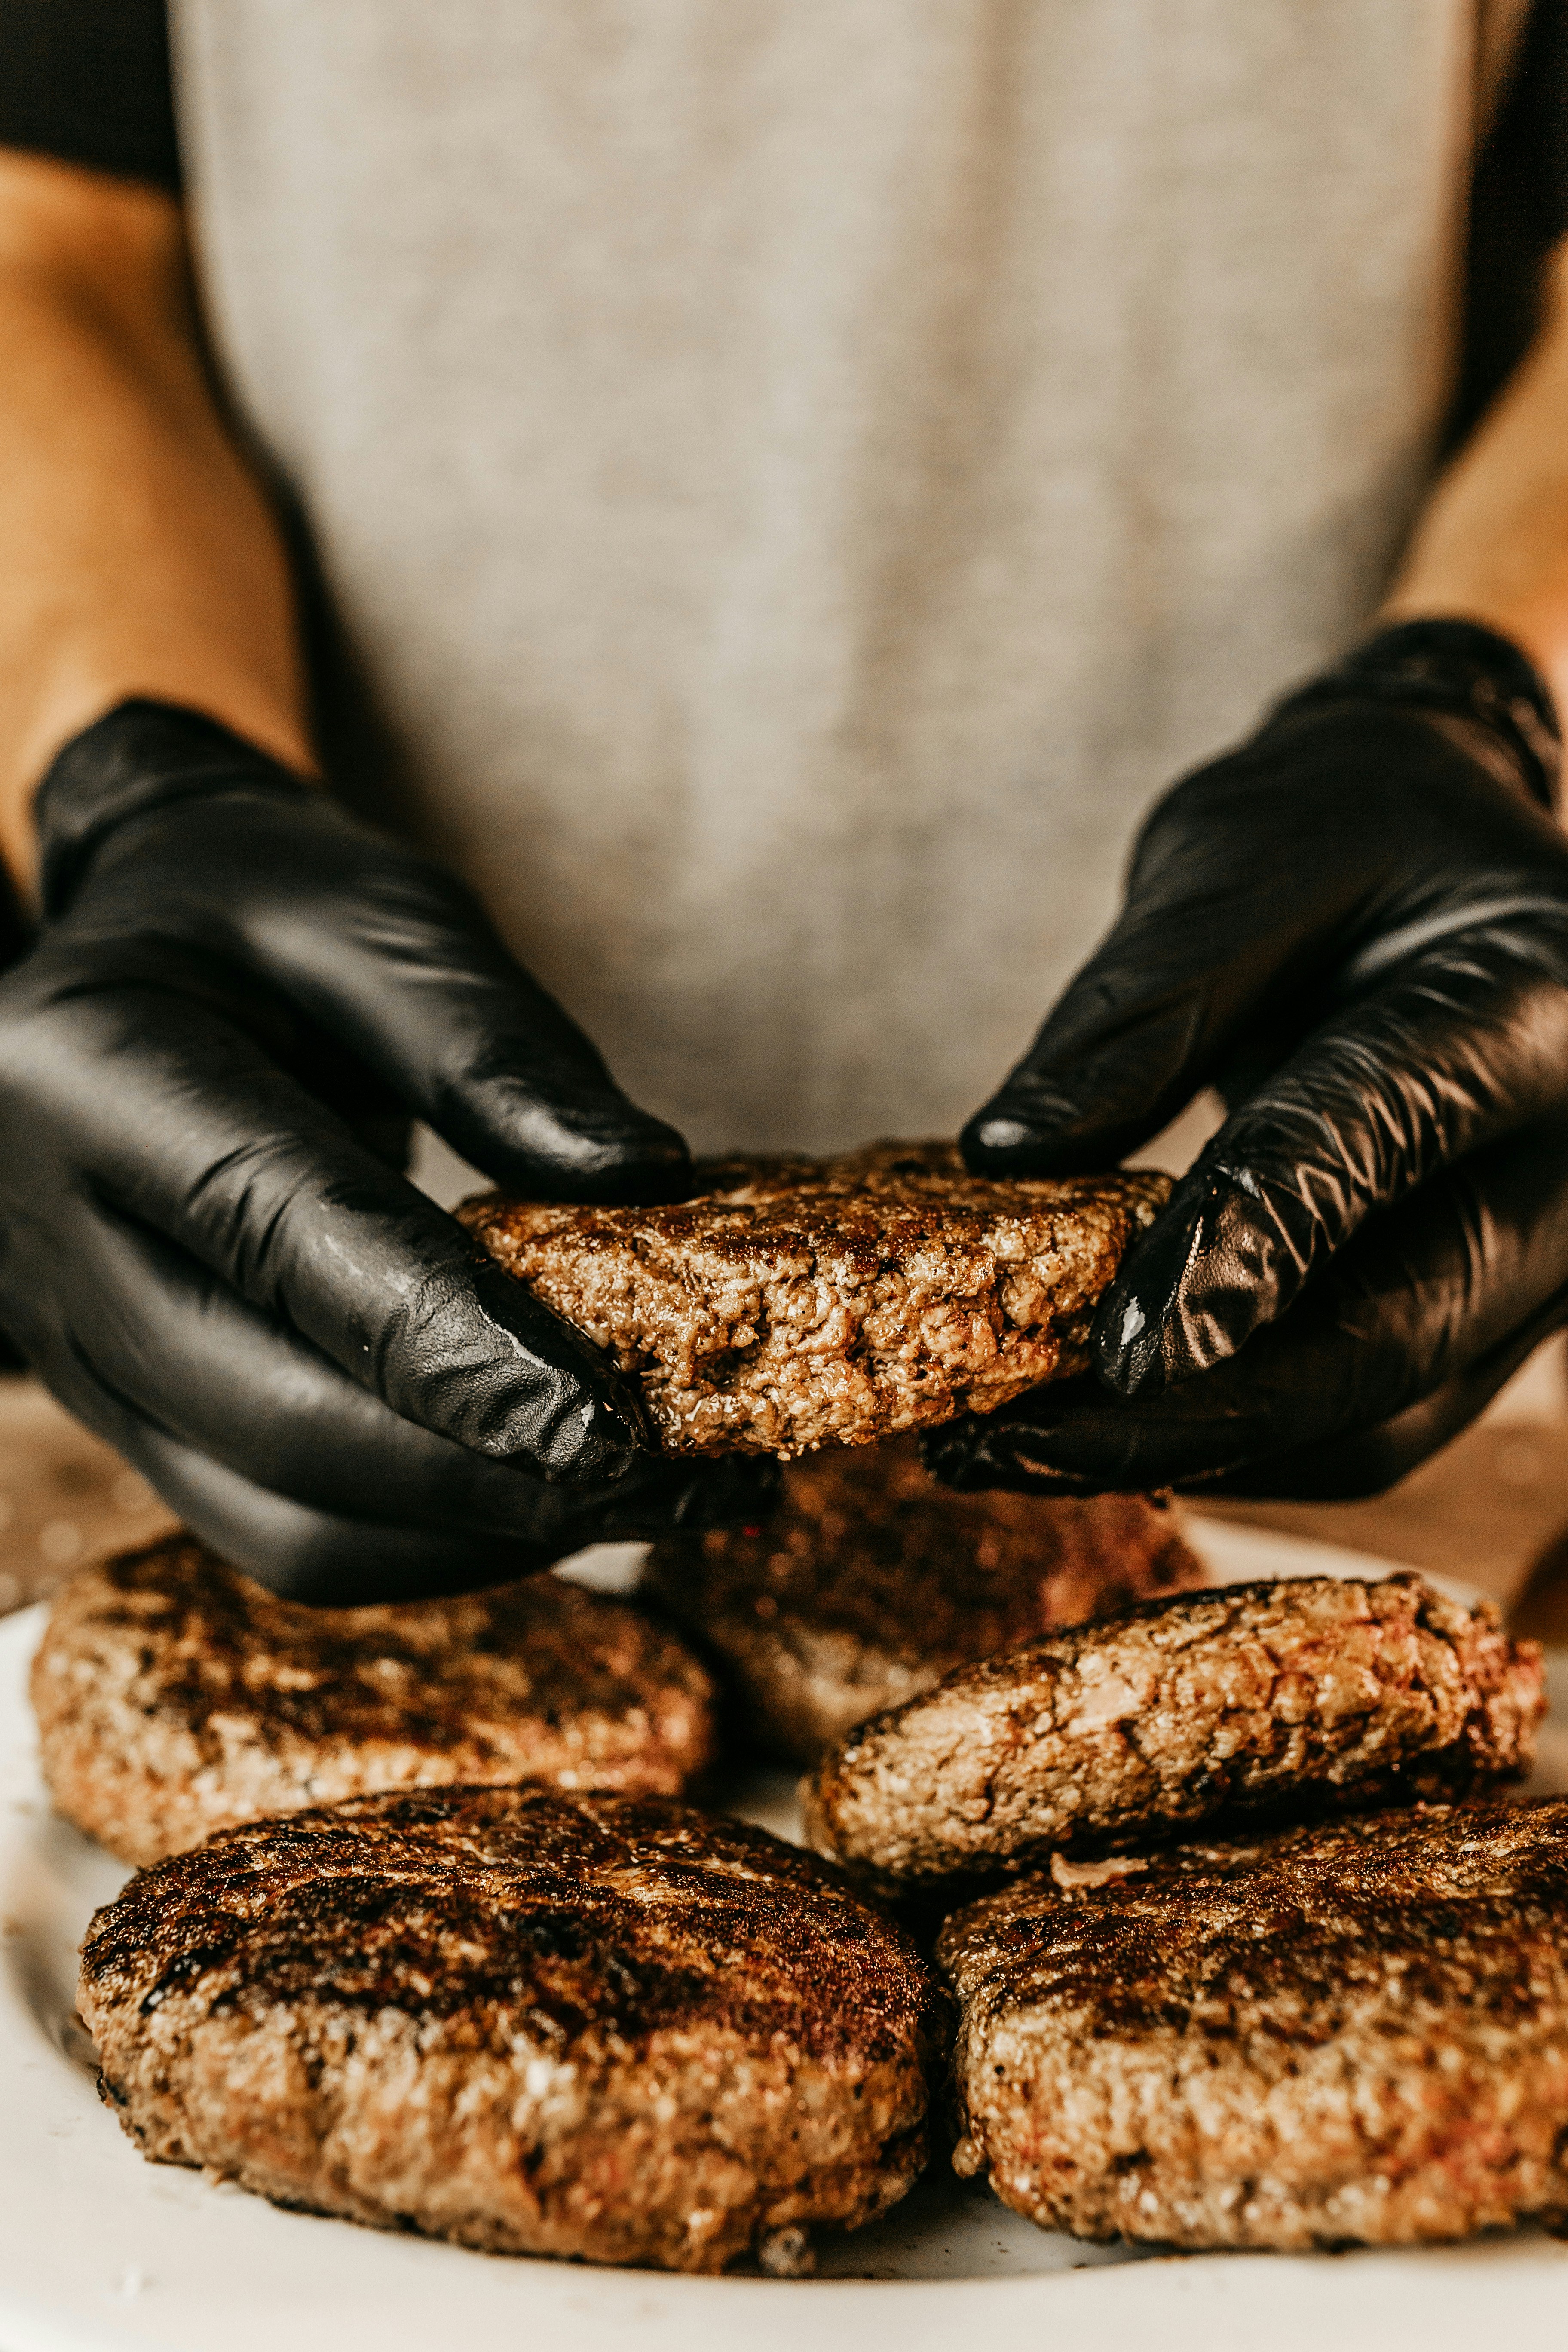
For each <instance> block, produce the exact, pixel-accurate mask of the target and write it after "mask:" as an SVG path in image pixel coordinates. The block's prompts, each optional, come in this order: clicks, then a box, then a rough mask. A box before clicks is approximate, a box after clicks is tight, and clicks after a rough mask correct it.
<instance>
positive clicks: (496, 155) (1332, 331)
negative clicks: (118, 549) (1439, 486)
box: [176, 0, 1517, 1147]
mask: <svg viewBox="0 0 1568 2352" xmlns="http://www.w3.org/2000/svg"><path fill="white" fill-rule="evenodd" d="M1516 13H1517V12H1516ZM176 30H177V37H178V41H177V47H178V57H179V62H180V98H181V105H182V111H183V121H184V139H185V146H186V152H187V156H188V159H189V163H190V168H191V173H192V179H193V184H194V190H195V205H196V211H197V218H198V224H199V232H200V239H201V250H202V266H203V269H204V273H205V289H206V296H207V300H208V304H209V309H210V313H211V319H212V324H213V331H214V334H215V338H216V343H217V346H218V350H219V352H220V354H221V359H222V362H223V364H224V366H225V368H226V371H227V374H228V378H229V382H230V385H231V389H232V394H233V397H234V399H235V401H236V403H237V406H238V408H239V409H240V411H241V412H242V413H243V415H245V416H246V417H247V419H248V421H249V423H250V425H251V426H252V428H253V429H254V431H255V433H256V434H257V436H258V437H259V439H260V441H261V443H262V444H263V445H264V446H265V447H266V449H267V450H268V452H269V453H270V455H271V457H272V458H273V460H274V461H275V463H276V464H277V466H278V467H279V468H280V470H281V472H282V474H283V475H284V477H285V478H287V480H288V481H289V484H290V485H291V486H292V488H293V490H294V492H295V494H296V495H297V497H298V499H299V500H300V503H301V505H302V508H303V509H304V511H305V513H306V515H307V516H308V519H309V521H310V528H311V530H312V532H313V535H314V538H315V541H316V545H317V548H318V550H319V553H320V557H321V564H322V567H323V570H324V572H325V575H326V578H327V581H328V583H329V586H330V590H331V597H332V599H333V602H334V604H335V606H336V610H337V613H338V615H339V618H340V621H341V623H342V627H343V629H344V631H345V632H346V635H347V637H348V640H349V641H350V643H351V644H352V646H353V650H354V654H355V656H356V658H357V661H358V663H359V665H360V666H361V667H362V669H363V674H364V676H365V677H366V678H367V679H368V681H369V683H370V687H371V689H372V691H373V694H374V698H375V701H376V702H377V704H378V705H379V709H380V712H381V714H382V717H383V719H384V722H385V724H386V726H387V727H388V728H389V729H390V730H391V731H392V734H393V736H394V737H395V740H396V742H397V745H398V749H399V753H400V760H401V766H402V769H403V772H404V773H403V779H402V781H400V782H393V780H392V775H391V772H390V771H389V772H388V778H387V782H386V784H385V787H384V796H383V797H382V799H381V801H380V803H379V804H380V805H381V807H382V810H383V813H384V815H385V816H386V817H387V819H388V821H389V822H394V823H395V824H399V825H400V826H403V827H405V829H407V830H409V831H411V832H413V833H414V834H416V835H417V836H418V837H420V838H422V839H424V840H425V841H426V842H428V843H430V844H431V845H434V846H435V847H437V849H439V850H440V851H441V852H442V853H443V854H444V855H445V856H447V857H449V858H450V859H452V860H453V861H454V862H455V863H456V864H458V866H460V867H461V868H462V869H463V870H464V871H465V872H466V873H467V874H468V876H469V877H470V878H471V879H472V880H473V881H474V882H475V883H476V884H477V885H478V887H479V889H480V890H481V891H482V892H483V894H484V896H485V898H486V899H487V900H488V902H489V905H490V907H491V908H492V909H493V910H494V912H495V914H496V916H497V918H498V919H499V920H500V924H501V926H502V928H503V929H504V930H505V932H506V934H507V936H508V938H509V939H510V941H511V942H512V943H513V945H514V946H515V948H516V950H517V951H518V953H519V954H520V955H521V956H522V957H523V958H524V959H525V960H526V961H527V962H528V963H529V964H530V965H531V967H532V968H533V970H534V971H536V972H537V973H538V974H539V976H540V977H541V978H542V980H543V981H544V982H546V983H547V984H549V985H550V986H551V987H552V988H553V989H554V990H555V991H556V992H557V993H558V994H559V995H560V996H561V997H562V998H563V1000H564V1002H565V1003H567V1004H568V1005H569V1006H570V1007H571V1009H572V1010H573V1011H574V1013H576V1014H577V1016H578V1017H579V1018H580V1019H581V1020H582V1021H583V1022H584V1024H585V1025H586V1026H587V1027H588V1028H589V1030H590V1031H591V1032H592V1033H593V1034H595V1037H596V1038H597V1039H598V1041H599V1043H600V1044H601V1045H602V1046H603V1048H604V1050H605V1054H606V1055H607V1057H608V1059H609V1061H610V1063H611V1066H612V1067H613V1068H614V1069H615V1070H616V1073H617V1075H618V1076H620V1077H621V1079H622V1080H623V1082H624V1083H625V1084H626V1086H627V1087H629V1088H630V1089H631V1090H632V1091H633V1092H634V1093H635V1094H637V1096H639V1097H641V1098H642V1099H643V1100H644V1101H645V1102H647V1104H648V1105H649V1106H650V1107H651V1108H654V1109H656V1110H658V1111H660V1112H662V1113H663V1114H665V1115H666V1116H667V1117H669V1118H674V1119H676V1120H678V1121H679V1122H681V1123H682V1124H684V1126H685V1127H686V1128H687V1129H688V1131H689V1133H690V1134H691V1135H692V1137H693V1139H694V1140H695V1141H696V1142H697V1143H698V1144H699V1145H701V1146H712V1145H724V1144H731V1143H741V1144H752V1145H762V1144H795V1145H803V1146H807V1147H814V1146H815V1147H823V1146H830V1145H834V1144H838V1143H844V1142H847V1141H850V1140H854V1139H859V1138H861V1137H864V1136H866V1135H869V1134H875V1133H880V1132H903V1133H910V1132H924V1131H935V1130H941V1129H952V1127H953V1126H954V1125H955V1123H956V1122H957V1121H958V1120H960V1119H961V1118H963V1116H964V1114H965V1113H966V1112H967V1111H968V1110H969V1109H970V1108H973V1105H974V1104H975V1103H976V1102H977V1101H978V1100H980V1099H981V1098H982V1097H984V1096H985V1095H986V1094H987V1093H988V1092H989V1091H990V1089H991V1088H992V1087H993V1086H994V1084H995V1082H996V1081H997V1080H998V1079H999V1078H1000V1076H1002V1074H1003V1072H1004V1070H1005V1068H1006V1066H1008V1065H1009V1064H1010V1063H1011V1062H1012V1061H1013V1059H1014V1058H1015V1057H1016V1055H1017V1054H1018V1053H1019V1052H1020V1051H1021V1050H1022V1048H1023V1047H1024V1046H1025V1045H1026V1043H1027V1041H1028V1038H1029V1036H1030V1034H1032V1032H1033V1030H1034V1029H1035V1027H1036V1025H1037V1023H1038V1021H1039V1019H1040V1017H1041V1015H1042V1013H1044V1011H1045V1009H1046V1007H1047V1003H1049V1001H1050V1000H1051V998H1052V997H1053V995H1054V994H1055V992H1057V991H1058V989H1059V987H1060V986H1061V984H1062V982H1064V981H1065V980H1066V978H1067V977H1068V974H1069V973H1070V972H1071V971H1072V969H1073V967H1074V966H1075V965H1076V964H1077V963H1078V962H1079V961H1080V960H1081V958H1082V957H1083V955H1084V954H1085V953H1086V952H1087V950H1089V948H1090V946H1091V945H1092V944H1093V941H1094V940H1095V938H1096V936H1097V934H1098V933H1099V931H1100V929H1101V928H1102V926H1103V925H1104V923H1105V922H1106V920H1107V919H1108V918H1109V917H1110V913H1111V911H1112V908H1113V906H1114V904H1115V900H1116V896H1117V884H1118V876H1119V873H1120V870H1121V866H1122V863H1123V860H1124V857H1125V854H1126V848H1127V844H1128V841H1129V838H1130V835H1131V832H1132V829H1133V827H1134V826H1135V824H1137V821H1138V819H1139V816H1140V814H1141V813H1142V810H1143V809H1144V808H1145V807H1146V806H1147V805H1148V803H1149V802H1150V801H1151V799H1152V797H1153V796H1154V795H1155V794H1156V793H1158V792H1160V791H1161V790H1162V789H1163V786H1164V784H1165V783H1166V782H1169V781H1170V779H1171V778H1172V777H1173V775H1174V773H1175V772H1177V771H1178V770H1179V769H1181V768H1182V767H1183V766H1184V765H1185V764H1187V763H1190V762H1191V761H1194V759H1196V758H1198V757H1200V756H1201V755H1203V754H1204V753H1205V752H1207V751H1210V750H1211V749H1214V748H1216V747H1218V746H1219V745H1221V744H1222V743H1223V742H1224V741H1225V740H1226V739H1227V738H1228V737H1229V736H1231V735H1232V734H1233V733H1234V732H1235V731H1236V730H1239V729H1241V728H1243V727H1245V726H1247V724H1248V723H1249V722H1250V720H1251V719H1252V718H1253V716H1254V714H1255V712H1256V711H1257V709H1258V705H1259V703H1260V702H1261V700H1262V699H1263V698H1265V697H1267V696H1268V695H1271V694H1272V693H1274V692H1275V691H1276V690H1278V689H1279V688H1281V687H1282V686H1284V685H1285V684H1287V683H1288V682H1289V680H1290V679H1291V678H1293V677H1295V676H1297V675H1298V674H1299V673H1300V672H1302V671H1304V670H1306V669H1308V668H1310V667H1311V666H1313V665H1314V664H1316V663H1318V662H1319V661H1321V659H1322V658H1323V656H1325V655H1327V654H1328V653H1330V652H1331V650H1332V649H1333V648H1334V647H1336V646H1339V645H1340V644H1342V642H1343V641H1344V640H1345V638H1346V637H1347V635H1350V634H1352V632H1353V631H1354V630H1355V629H1356V628H1357V626H1358V625H1360V624H1361V623H1362V622H1363V619H1364V617H1365V616H1366V614H1368V612H1369V610H1370V609H1371V608H1372V607H1373V604H1374V602H1375V599H1376V598H1377V595H1378V593H1379V591H1380V588H1381V586H1382V584H1383V583H1384V581H1385V579H1386V577H1387V574H1388V572H1389V567H1390V564H1391V562H1392V561H1393V559H1394V554H1395V552H1396V551H1397V550H1398V548H1399V545H1400V543H1401V541H1402V539H1403V538H1404V536H1405V531H1406V530H1407V527H1408V525H1409V521H1410V519H1411V516H1412V512H1413V509H1414V508H1415V503H1416V501H1417V499H1419V497H1420V495H1421V492H1422V488H1423V485H1424V483H1425V481H1426V478H1427V476H1428V473H1429V469H1430V465H1431V453H1432V449H1433V446H1434V436H1435V432H1436V427H1437V424H1438V421H1439V419H1440V416H1441V413H1442V406H1443V401H1444V396H1445V391H1446V387H1447V383H1448V381H1449V376H1450V362H1451V352H1452V344H1453V340H1454V326H1455V286H1456V268H1455V259H1456V252H1457V239H1458V236H1460V234H1461V233H1462V226H1463V207H1464V200H1465V193H1466V188H1467V184H1468V170H1469V162H1470V155H1471V150H1472V145H1473V138H1474V121H1475V103H1474V96H1473V93H1474V90H1475V87H1476V79H1477V73H1478V62H1479V53H1478V42H1477V38H1476V28H1475V14H1474V8H1473V6H1472V5H1466V0H439V5H430V0H180V5H177V7H176Z"/></svg>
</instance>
